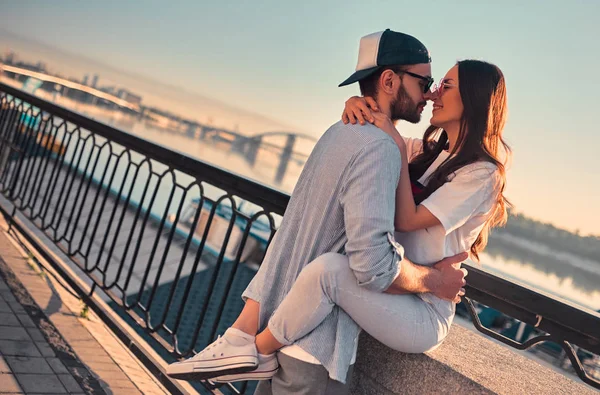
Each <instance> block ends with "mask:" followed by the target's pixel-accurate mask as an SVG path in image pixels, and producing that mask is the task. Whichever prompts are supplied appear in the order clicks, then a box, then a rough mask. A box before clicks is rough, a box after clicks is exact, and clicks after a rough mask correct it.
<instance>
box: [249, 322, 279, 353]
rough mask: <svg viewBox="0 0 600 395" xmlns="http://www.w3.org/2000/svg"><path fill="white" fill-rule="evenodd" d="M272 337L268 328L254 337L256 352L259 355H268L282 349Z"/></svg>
mask: <svg viewBox="0 0 600 395" xmlns="http://www.w3.org/2000/svg"><path fill="white" fill-rule="evenodd" d="M283 346H284V344H281V343H279V341H277V339H275V337H274V336H273V334H272V333H271V331H270V330H269V328H267V329H265V330H264V331H262V332H261V333H259V334H258V335H256V350H257V351H258V352H259V354H263V355H269V354H273V353H274V352H275V351H277V350H279V349H280V348H281V347H283Z"/></svg>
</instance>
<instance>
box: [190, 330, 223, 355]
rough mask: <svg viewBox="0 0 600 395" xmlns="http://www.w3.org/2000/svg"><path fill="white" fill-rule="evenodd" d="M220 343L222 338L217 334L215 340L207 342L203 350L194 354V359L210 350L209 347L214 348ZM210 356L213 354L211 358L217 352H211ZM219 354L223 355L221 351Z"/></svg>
mask: <svg viewBox="0 0 600 395" xmlns="http://www.w3.org/2000/svg"><path fill="white" fill-rule="evenodd" d="M220 344H223V339H221V335H219V336H217V340H215V341H214V342H212V343H211V344H209V345H208V346H207V347H206V348H205V349H204V350H202V351H200V352H199V353H198V354H196V355H194V359H195V358H197V357H200V356H202V355H203V354H204V353H206V352H207V351H208V350H210V349H211V348H214V347H215V346H217V345H220ZM212 356H213V358H216V356H217V354H213V355H212ZM221 356H223V353H221Z"/></svg>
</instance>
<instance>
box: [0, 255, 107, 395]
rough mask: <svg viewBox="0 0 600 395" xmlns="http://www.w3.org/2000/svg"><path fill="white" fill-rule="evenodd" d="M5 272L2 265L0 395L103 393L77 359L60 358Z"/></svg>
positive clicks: (66, 355)
mask: <svg viewBox="0 0 600 395" xmlns="http://www.w3.org/2000/svg"><path fill="white" fill-rule="evenodd" d="M5 268H6V264H5V263H4V262H0V271H2V273H1V274H2V278H0V354H1V355H2V356H1V357H0V393H27V394H35V393H40V394H41V393H58V394H65V393H70V394H84V393H86V392H87V393H103V391H102V390H101V388H100V386H99V383H98V382H97V380H95V379H94V378H93V377H91V375H90V374H89V372H87V374H86V369H85V368H84V367H83V365H82V364H81V363H80V362H79V361H78V360H77V359H75V358H73V357H72V356H69V354H68V353H64V352H60V353H59V354H58V355H57V353H56V348H55V347H52V346H51V344H50V342H48V340H47V338H46V337H45V336H44V334H43V333H42V332H41V331H40V327H41V326H45V324H46V323H44V322H43V320H42V319H41V317H40V315H39V314H37V312H35V311H34V310H33V309H30V308H28V309H27V310H26V309H25V308H24V307H23V305H21V303H20V302H19V300H17V298H16V297H15V293H14V292H13V290H12V289H11V287H9V286H8V285H7V283H6V281H5V278H4V275H6V273H5V272H4V269H5ZM8 281H9V282H11V279H10V278H9V279H8ZM17 293H18V291H17ZM19 296H22V295H19ZM27 307H30V305H28V306H27ZM32 312H33V313H34V314H31V313H32ZM32 317H33V319H32ZM34 319H35V321H34ZM36 321H37V323H36ZM47 329H50V328H47ZM48 332H50V331H49V330H48ZM69 357H70V358H69ZM84 387H85V388H86V390H87V391H84V389H83V388H84Z"/></svg>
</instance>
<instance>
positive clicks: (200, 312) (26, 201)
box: [0, 84, 600, 393]
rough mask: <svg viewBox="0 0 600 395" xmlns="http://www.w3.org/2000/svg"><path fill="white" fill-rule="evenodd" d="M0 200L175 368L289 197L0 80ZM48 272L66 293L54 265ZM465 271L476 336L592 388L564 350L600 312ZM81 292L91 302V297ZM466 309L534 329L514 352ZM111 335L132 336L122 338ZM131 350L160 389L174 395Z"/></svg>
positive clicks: (589, 338)
mask: <svg viewBox="0 0 600 395" xmlns="http://www.w3.org/2000/svg"><path fill="white" fill-rule="evenodd" d="M0 199H1V200H0V210H1V211H3V212H4V213H5V215H6V216H7V217H8V218H9V220H10V222H11V224H12V225H14V226H17V227H18V228H19V230H20V233H22V234H24V235H25V236H26V237H27V238H28V240H29V241H30V242H31V243H33V244H35V245H37V246H38V247H39V249H40V250H41V251H42V253H43V254H45V257H46V258H47V260H52V255H51V254H50V253H44V252H43V251H45V250H44V246H43V245H40V244H44V243H43V242H41V241H40V239H39V238H38V236H36V235H35V234H33V233H34V231H33V230H35V229H37V231H38V232H40V233H43V237H45V238H46V239H47V240H49V241H50V242H51V243H50V244H52V246H53V247H54V248H56V249H58V250H59V251H60V252H61V253H62V254H64V255H65V256H66V257H67V258H68V261H69V262H70V264H71V265H72V266H73V267H74V268H76V269H78V270H79V273H80V274H81V275H83V276H85V277H87V278H88V279H89V280H90V281H91V292H95V291H96V290H101V291H102V292H101V295H102V297H103V298H104V299H105V300H106V301H107V302H108V303H109V304H110V305H111V306H112V307H113V308H114V309H115V311H117V312H118V313H119V314H120V315H121V316H122V317H123V318H124V319H126V320H128V322H129V323H130V324H131V325H132V327H133V328H135V329H136V330H138V332H139V333H140V334H142V335H143V336H146V338H147V339H149V341H150V342H151V344H153V345H154V346H156V347H155V349H156V350H157V351H158V352H159V354H162V356H163V357H164V358H165V359H167V360H169V361H172V360H174V359H175V358H176V357H185V356H189V355H191V354H192V353H193V352H194V350H195V349H196V350H197V349H201V348H203V347H204V346H205V345H207V344H208V343H210V342H211V341H212V340H213V339H214V338H215V337H216V334H217V333H219V332H221V331H222V330H223V329H224V328H226V327H227V326H229V325H230V324H231V323H232V321H233V320H234V319H235V318H236V316H237V313H238V312H239V311H240V310H241V308H242V301H241V299H240V297H239V296H240V293H241V291H242V290H243V289H244V288H245V286H246V284H247V283H248V282H249V281H250V279H251V278H252V276H253V275H254V273H255V271H256V268H257V267H258V265H259V264H260V262H261V260H262V257H263V255H264V252H265V250H266V248H267V246H268V244H269V242H270V241H271V238H272V236H273V234H274V232H275V230H276V229H277V226H278V223H279V221H280V218H281V216H282V215H283V213H284V211H285V207H286V205H287V203H288V200H289V196H287V195H286V194H284V193H281V192H278V191H275V190H273V189H270V188H268V187H265V186H263V185H260V184H258V183H256V182H253V181H251V180H248V179H245V178H243V177H240V176H237V175H234V174H231V173H229V172H227V171H224V170H222V169H219V168H217V167H214V166H211V165H208V164H206V163H203V162H200V161H198V160H195V159H192V158H190V157H188V156H186V155H183V154H180V153H177V152H174V151H172V150H169V149H166V148H164V147H161V146H158V145H156V144H154V143H151V142H149V141H146V140H144V139H142V138H139V137H136V136H133V135H130V134H127V133H123V132H121V131H118V130H116V129H114V128H111V127H109V126H106V125H104V124H102V123H99V122H96V121H94V120H91V119H89V118H87V117H85V116H82V115H79V114H77V113H74V112H72V111H69V110H66V109H64V108H61V107H58V106H56V105H54V104H51V103H49V102H46V101H44V100H41V99H40V98H37V97H35V96H32V95H29V94H26V93H24V92H22V91H20V90H17V89H14V88H11V87H9V86H7V85H4V84H0ZM19 218H22V219H23V220H24V221H26V223H25V222H23V223H21V222H20V220H19ZM29 225H31V227H29ZM32 229H33V230H32ZM46 247H47V246H46ZM53 266H55V267H56V268H57V270H59V271H60V272H61V273H62V274H63V275H64V276H65V278H66V280H67V281H68V282H69V283H70V284H72V285H73V284H75V282H74V280H73V279H72V278H69V277H70V275H69V274H68V273H67V271H64V270H62V269H61V267H60V263H58V262H53ZM469 271H470V275H469V277H468V280H469V281H468V286H467V297H466V298H465V299H466V302H467V306H468V309H469V312H470V314H471V317H472V318H473V321H474V324H475V326H476V327H477V329H478V330H480V331H481V332H483V333H485V334H487V335H489V336H491V337H493V338H495V339H497V340H500V341H502V342H504V343H506V344H508V345H511V346H513V347H516V348H519V349H525V348H528V347H531V346H532V345H534V344H536V343H538V342H543V341H552V342H555V343H557V344H559V345H560V347H562V349H563V350H564V352H565V353H566V355H567V356H568V358H569V359H570V361H571V363H572V365H573V367H574V369H575V371H576V373H577V374H578V376H579V377H580V378H581V379H582V380H583V381H584V382H586V383H587V384H589V385H591V386H593V387H595V388H600V382H599V381H598V380H597V379H594V378H593V377H592V376H591V375H590V374H588V373H587V372H586V370H585V368H584V365H583V364H582V363H581V361H580V359H579V357H578V353H577V352H576V351H575V350H574V349H573V346H577V347H580V348H581V349H585V350H588V351H589V352H592V353H594V354H597V355H599V354H600V316H599V315H598V314H594V313H590V312H585V311H582V310H580V309H578V308H576V307H573V306H570V305H569V304H566V303H563V302H561V301H558V300H555V299H553V298H551V297H548V296H545V295H542V294H540V293H538V292H535V291H533V290H531V289H528V288H526V287H523V286H520V285H517V284H514V283H511V282H509V281H506V280H503V279H501V278H499V277H496V276H494V275H491V274H489V273H486V272H483V271H481V270H479V269H477V268H474V267H469ZM79 288H81V287H79ZM79 291H80V294H82V297H83V298H84V299H85V300H86V301H88V302H89V303H93V299H91V298H90V297H89V295H88V294H85V293H86V292H88V290H83V289H79ZM473 301H477V302H479V303H481V304H484V305H486V306H489V307H492V308H494V309H497V310H499V311H502V312H503V313H505V314H507V315H509V316H512V317H514V318H516V319H518V320H520V321H522V322H525V323H527V324H529V325H531V326H534V327H535V328H536V331H539V333H540V334H539V335H535V336H533V337H531V338H530V339H528V340H527V341H525V342H524V343H519V342H516V341H514V340H512V339H511V338H509V337H506V336H502V335H500V334H498V333H497V332H494V331H491V330H489V329H487V328H485V327H483V326H482V325H481V322H480V321H479V318H478V315H477V312H476V310H475V304H474V302H473ZM100 313H102V312H100ZM101 315H102V314H101ZM103 318H105V319H106V320H107V321H110V317H109V316H107V315H106V314H104V315H103ZM108 324H109V325H112V327H113V328H114V329H115V330H118V329H119V328H118V326H116V325H115V324H114V323H113V324H111V322H108ZM536 333H537V332H536ZM119 335H120V336H121V337H123V338H127V335H126V334H125V333H124V332H123V331H122V330H121V331H120V332H119ZM136 347H138V348H136V349H135V350H134V351H136V354H137V355H138V356H140V358H141V359H142V360H143V361H144V363H146V365H147V366H148V367H149V368H150V369H151V370H152V371H153V372H154V373H155V374H156V375H157V376H158V377H159V378H160V379H161V380H162V381H163V382H164V383H165V384H166V385H167V386H168V387H169V389H170V390H171V391H173V392H177V391H179V390H178V387H177V385H176V384H175V383H173V382H171V381H170V380H169V379H168V378H166V377H165V376H164V372H162V371H161V369H160V368H159V367H158V366H157V365H156V361H154V360H153V359H152V358H151V357H149V356H148V355H147V353H145V352H144V350H143V349H142V347H141V346H136ZM204 385H205V387H206V388H208V389H212V388H213V387H212V386H210V385H209V384H206V383H205V384H204ZM221 390H228V391H231V392H233V393H241V392H244V391H247V390H248V388H247V387H246V384H243V385H241V386H236V387H234V386H233V385H229V386H227V387H225V388H221Z"/></svg>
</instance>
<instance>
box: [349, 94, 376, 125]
mask: <svg viewBox="0 0 600 395" xmlns="http://www.w3.org/2000/svg"><path fill="white" fill-rule="evenodd" d="M378 111H379V107H377V103H376V102H375V99H373V98H372V97H360V96H352V97H351V98H350V99H348V100H347V101H346V105H345V107H344V112H343V113H342V122H344V123H345V124H348V123H351V124H352V125H355V124H356V122H358V123H360V124H361V125H364V124H365V122H371V123H373V122H374V119H373V113H375V112H378Z"/></svg>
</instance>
